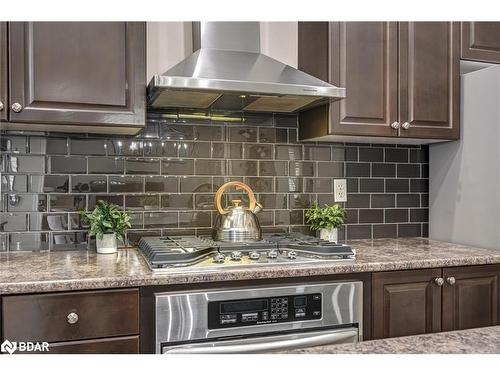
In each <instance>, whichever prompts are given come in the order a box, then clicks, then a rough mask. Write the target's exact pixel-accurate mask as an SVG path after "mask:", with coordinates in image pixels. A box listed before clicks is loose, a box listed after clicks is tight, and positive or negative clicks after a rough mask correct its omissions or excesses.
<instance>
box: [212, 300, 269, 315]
mask: <svg viewBox="0 0 500 375" xmlns="http://www.w3.org/2000/svg"><path fill="white" fill-rule="evenodd" d="M262 310H267V300H265V299H261V300H253V301H234V302H224V303H221V304H220V313H221V314H230V313H244V312H253V311H262Z"/></svg>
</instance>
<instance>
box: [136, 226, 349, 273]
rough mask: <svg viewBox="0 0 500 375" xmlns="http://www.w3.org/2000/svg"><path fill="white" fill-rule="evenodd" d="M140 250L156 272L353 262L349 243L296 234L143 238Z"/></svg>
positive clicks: (140, 242)
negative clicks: (241, 239) (246, 238)
mask: <svg viewBox="0 0 500 375" xmlns="http://www.w3.org/2000/svg"><path fill="white" fill-rule="evenodd" d="M139 250H140V252H141V254H142V255H143V256H144V258H145V259H146V261H147V263H148V265H149V267H150V268H151V269H152V270H153V271H159V270H172V269H179V268H181V267H184V270H185V269H186V268H189V269H194V270H203V271H209V270H212V269H213V270H216V269H220V267H224V268H227V267H230V268H243V267H251V266H262V265H272V264H280V265H281V264H301V263H314V262H325V261H352V260H354V258H355V251H354V249H352V248H351V247H350V246H347V245H343V244H338V243H334V242H328V241H325V240H321V239H319V238H316V237H313V236H307V235H303V234H297V233H287V234H268V235H264V236H263V239H262V240H261V241H257V242H246V243H231V242H218V241H213V240H212V239H211V238H210V237H196V236H168V237H143V238H141V240H140V241H139Z"/></svg>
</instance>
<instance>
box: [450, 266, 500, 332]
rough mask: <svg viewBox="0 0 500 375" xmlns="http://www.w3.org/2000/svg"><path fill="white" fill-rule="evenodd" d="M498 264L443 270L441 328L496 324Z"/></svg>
mask: <svg viewBox="0 0 500 375" xmlns="http://www.w3.org/2000/svg"><path fill="white" fill-rule="evenodd" d="M499 276H500V266H498V265H492V266H472V267H453V268H444V269H443V278H444V280H445V283H444V285H443V331H451V330H457V329H467V328H477V327H486V326H492V325H497V324H499V323H500V315H499V314H500V311H499V306H498V303H499V300H500V291H499V288H498V283H499Z"/></svg>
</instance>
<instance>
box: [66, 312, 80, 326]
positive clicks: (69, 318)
mask: <svg viewBox="0 0 500 375" xmlns="http://www.w3.org/2000/svg"><path fill="white" fill-rule="evenodd" d="M66 320H67V321H68V323H69V324H75V323H76V322H78V314H77V313H76V312H71V313H69V314H68V316H67V317H66Z"/></svg>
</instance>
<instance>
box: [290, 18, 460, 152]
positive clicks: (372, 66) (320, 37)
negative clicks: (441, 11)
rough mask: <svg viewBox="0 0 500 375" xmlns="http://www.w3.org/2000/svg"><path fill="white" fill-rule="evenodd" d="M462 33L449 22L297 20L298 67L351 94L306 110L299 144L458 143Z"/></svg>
mask: <svg viewBox="0 0 500 375" xmlns="http://www.w3.org/2000/svg"><path fill="white" fill-rule="evenodd" d="M325 29H326V30H327V32H325ZM325 35H327V36H325ZM459 36H460V33H459V24H458V23H450V22H425V23H422V22H411V23H407V22H400V23H396V22H331V23H327V22H305V23H304V22H299V49H298V53H299V56H298V61H299V68H300V69H302V70H304V71H306V72H307V73H309V74H312V75H314V76H316V77H318V78H322V79H325V78H328V79H327V80H328V81H329V82H330V83H332V84H334V85H336V86H341V87H345V88H346V95H347V97H346V98H345V99H342V100H340V101H337V102H334V103H332V104H330V106H324V107H320V108H315V109H312V110H310V111H306V112H303V113H301V114H300V116H299V137H300V139H301V140H306V139H315V140H319V141H322V140H324V141H357V142H363V141H366V142H377V141H380V142H393V143H426V142H433V141H435V140H450V139H457V138H458V137H459V128H460V119H459V104H460V72H459V57H460V56H459V47H460V44H459ZM314 50H316V51H323V50H326V51H328V53H327V58H326V59H325V58H324V57H323V52H321V53H319V56H320V58H318V59H316V55H317V53H316V54H314Z"/></svg>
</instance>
